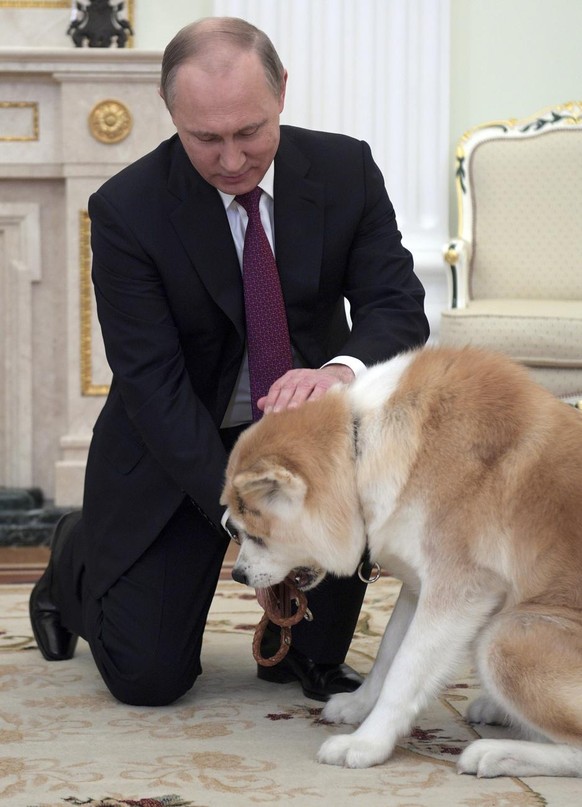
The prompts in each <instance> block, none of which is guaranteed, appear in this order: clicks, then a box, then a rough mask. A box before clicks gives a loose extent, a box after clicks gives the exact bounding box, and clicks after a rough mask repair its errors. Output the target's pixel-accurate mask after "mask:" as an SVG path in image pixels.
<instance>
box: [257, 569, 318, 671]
mask: <svg viewBox="0 0 582 807" xmlns="http://www.w3.org/2000/svg"><path fill="white" fill-rule="evenodd" d="M257 600H258V602H259V604H260V605H261V606H262V607H263V608H264V609H265V613H264V614H263V616H262V618H261V621H260V622H259V624H258V625H257V628H256V630H255V635H254V637H253V657H254V659H255V661H256V662H257V664H260V665H261V666H262V667H274V666H275V664H278V663H279V662H280V661H282V660H283V659H284V658H285V656H286V655H287V653H288V652H289V648H290V647H291V628H292V626H293V625H296V624H297V623H298V622H300V621H301V620H302V619H303V617H304V616H305V614H306V613H307V598H306V596H305V594H304V593H303V592H302V591H299V589H298V588H297V586H296V585H295V583H294V582H293V580H292V579H291V578H290V577H287V578H285V580H283V582H282V583H279V584H278V585H276V586H271V588H262V589H257ZM293 600H295V602H296V603H297V611H296V612H295V613H294V614H293V613H292V608H291V603H292V601H293ZM269 622H272V623H273V624H275V625H279V627H280V628H281V641H280V644H279V649H278V650H277V652H276V653H275V655H274V656H270V657H269V658H264V657H263V655H262V653H261V643H262V641H263V636H264V635H265V630H266V628H267V625H268V624H269Z"/></svg>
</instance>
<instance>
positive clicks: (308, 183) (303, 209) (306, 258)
mask: <svg viewBox="0 0 582 807" xmlns="http://www.w3.org/2000/svg"><path fill="white" fill-rule="evenodd" d="M309 167H310V163H309V160H307V158H306V157H305V156H304V155H303V153H302V152H301V151H299V149H298V148H297V147H296V146H295V144H294V143H292V142H291V141H290V140H289V139H288V138H287V137H286V134H285V128H284V127H283V128H282V129H281V142H280V144H279V150H278V151H277V155H276V157H275V190H274V196H275V252H276V253H277V267H278V269H279V275H280V277H281V287H282V289H283V296H284V298H285V301H286V304H287V308H288V312H289V315H290V317H291V318H292V317H293V309H294V308H299V309H302V310H305V305H306V302H308V301H309V300H310V299H311V298H313V297H315V296H316V294H317V291H318V288H319V275H320V271H321V256H322V251H323V227H324V215H323V210H324V188H323V185H322V184H321V183H319V182H314V181H313V180H311V179H308V177H307V174H308V171H309Z"/></svg>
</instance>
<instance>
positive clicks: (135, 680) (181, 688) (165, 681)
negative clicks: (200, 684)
mask: <svg viewBox="0 0 582 807" xmlns="http://www.w3.org/2000/svg"><path fill="white" fill-rule="evenodd" d="M197 677H198V676H197V674H195V675H186V674H184V673H183V672H182V673H181V674H178V673H177V672H176V671H173V670H168V669H161V670H160V669H158V668H150V669H149V670H148V671H146V672H143V673H137V674H134V675H131V676H115V675H110V674H108V675H103V679H104V681H105V683H106V685H107V687H108V689H109V691H110V692H111V694H112V695H113V696H114V697H115V698H116V699H117V700H118V701H121V702H122V703H126V704H128V705H130V706H168V705H169V704H171V703H174V701H177V700H178V699H179V698H181V697H182V696H183V695H184V694H185V693H186V692H188V690H190V689H191V688H192V686H193V684H194V682H195V680H196V678H197Z"/></svg>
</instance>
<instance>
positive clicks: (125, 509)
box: [83, 126, 428, 595]
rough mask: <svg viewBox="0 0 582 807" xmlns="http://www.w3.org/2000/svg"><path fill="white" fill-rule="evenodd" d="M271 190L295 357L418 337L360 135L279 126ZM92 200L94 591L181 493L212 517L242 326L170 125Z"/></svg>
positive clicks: (227, 259)
mask: <svg viewBox="0 0 582 807" xmlns="http://www.w3.org/2000/svg"><path fill="white" fill-rule="evenodd" d="M274 193H275V213H274V215H275V251H276V258H277V265H278V268H279V272H280V275H281V284H282V288H283V295H284V298H285V305H286V309H287V316H288V321H289V329H290V333H291V338H292V340H293V343H294V345H295V347H296V349H297V350H298V351H299V353H300V355H301V356H302V357H303V359H304V361H305V363H306V365H307V366H311V367H319V366H321V365H322V364H323V363H324V362H326V361H327V360H329V359H330V358H333V357H334V356H335V355H338V354H341V353H345V354H348V355H351V356H355V357H357V358H359V359H361V360H362V361H363V362H364V363H365V364H367V365H369V364H372V363H375V362H378V361H381V360H385V359H387V358H389V357H390V356H393V355H394V354H396V353H398V352H399V351H401V350H403V349H407V348H409V347H411V346H416V345H419V344H422V343H423V342H424V341H425V340H426V338H427V336H428V325H427V321H426V318H425V315H424V313H423V298H424V291H423V289H422V286H421V284H420V282H419V281H418V279H417V278H416V276H415V275H414V272H413V267H412V258H411V256H410V253H409V252H408V251H407V250H406V249H404V247H403V246H402V244H401V238H400V233H399V232H398V229H397V225H396V221H395V216H394V211H393V208H392V205H391V203H390V201H389V199H388V196H387V194H386V191H385V188H384V183H383V179H382V176H381V173H380V171H379V169H378V167H377V166H376V165H375V164H374V162H373V160H372V156H371V153H370V149H369V147H368V146H367V145H366V144H365V143H362V142H360V141H357V140H354V139H352V138H348V137H345V136H341V135H331V134H324V133H321V132H312V131H307V130H303V129H297V128H294V127H288V126H283V127H281V142H280V146H279V149H278V152H277V155H276V157H275V191H274ZM89 213H90V216H91V221H92V249H93V282H94V286H95V294H96V299H97V310H98V315H99V320H100V324H101V328H102V331H103V338H104V343H105V349H106V353H107V358H108V361H109V364H110V366H111V368H112V371H113V382H112V385H111V391H110V393H109V396H108V398H107V401H106V403H105V406H104V408H103V411H102V413H101V415H100V416H99V418H98V421H97V423H96V425H95V430H94V436H93V440H92V444H91V448H90V452H89V458H88V463H87V472H86V482H85V498H84V505H83V512H84V519H83V521H84V525H85V531H86V538H87V541H88V549H87V551H88V572H89V575H90V578H89V579H90V581H91V584H92V588H93V590H94V593H95V594H96V595H99V594H100V593H102V592H103V591H105V590H106V589H107V588H108V587H109V585H110V584H111V583H112V582H114V581H115V580H116V579H117V578H118V577H119V576H120V575H121V574H122V573H123V572H124V571H125V570H126V569H127V568H128V567H129V566H130V565H131V564H132V563H133V562H134V561H135V560H136V559H137V558H138V557H139V556H140V555H141V554H142V553H143V551H144V550H145V549H146V548H147V546H148V545H149V544H150V543H151V542H152V541H153V540H154V539H155V537H156V536H157V535H158V533H159V532H160V530H161V528H162V527H163V526H164V525H165V524H166V523H167V521H168V520H169V518H170V516H171V515H172V513H173V512H174V511H175V509H176V508H177V506H178V504H179V503H180V501H181V500H182V499H183V498H184V495H185V494H187V495H188V496H190V497H191V499H192V500H193V501H194V502H195V503H196V504H197V506H198V507H199V508H200V509H201V510H202V511H203V512H204V513H205V514H206V516H207V517H208V519H210V521H212V522H213V523H214V524H215V525H218V524H219V523H220V517H221V507H220V505H219V496H220V492H221V488H222V483H223V474H224V467H225V462H226V455H225V450H224V448H223V446H222V443H221V440H220V436H219V432H218V427H219V425H220V423H221V421H222V417H223V414H224V412H225V409H226V407H227V404H228V402H229V399H230V396H231V392H232V390H233V386H234V383H235V381H236V377H237V373H238V370H239V367H240V363H241V359H242V356H243V350H244V340H245V329H244V311H243V295H242V283H241V270H240V266H239V263H238V259H237V255H236V251H235V247H234V243H233V240H232V236H231V233H230V229H229V225H228V220H227V217H226V214H225V210H224V206H223V203H222V201H221V199H220V197H219V195H218V193H217V191H216V190H215V188H213V187H212V186H210V185H209V184H208V183H206V182H205V181H204V180H203V179H202V178H201V177H200V175H199V174H198V173H197V172H196V171H195V170H194V168H193V167H192V165H191V163H190V162H189V160H188V157H187V156H186V154H185V152H184V150H183V148H182V145H181V143H180V141H179V139H178V138H177V137H176V136H175V137H173V138H171V139H170V140H168V141H165V142H163V143H162V144H161V145H160V146H159V147H158V148H157V149H155V151H153V152H152V153H150V154H148V155H147V156H145V157H143V158H142V159H140V160H138V161H137V162H135V163H134V164H132V165H130V166H129V167H128V168H126V169H124V170H123V171H121V172H120V173H119V174H117V175H116V176H114V177H113V178H112V179H110V180H109V181H108V182H106V183H105V184H104V185H103V186H102V187H101V189H100V190H99V191H98V192H97V193H95V194H93V196H92V197H91V199H90V202H89ZM344 296H345V297H346V298H347V299H348V300H349V302H350V304H351V314H352V320H353V327H352V329H351V330H350V329H349V327H348V324H347V322H346V317H345V309H344ZM217 539H218V535H217ZM104 550H106V551H104Z"/></svg>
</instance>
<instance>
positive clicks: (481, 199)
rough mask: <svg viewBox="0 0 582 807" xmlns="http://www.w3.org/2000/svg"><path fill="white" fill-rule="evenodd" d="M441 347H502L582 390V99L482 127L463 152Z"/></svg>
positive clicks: (561, 390)
mask: <svg viewBox="0 0 582 807" xmlns="http://www.w3.org/2000/svg"><path fill="white" fill-rule="evenodd" d="M456 187H457V195H458V210H459V224H458V232H459V235H458V237H457V238H453V239H451V240H450V241H449V242H448V243H447V244H446V245H445V247H444V258H445V262H446V266H447V269H448V290H449V307H448V308H447V309H446V310H445V311H443V312H442V317H441V329H440V339H439V340H440V342H441V343H443V344H449V345H456V346H461V345H465V344H474V345H481V346H483V347H489V348H492V349H495V350H500V351H502V352H504V353H507V354H508V355H510V356H511V357H512V358H513V359H515V360H517V361H519V362H521V363H522V364H524V365H526V366H527V367H528V368H530V370H531V373H532V375H533V376H534V377H535V378H536V380H537V381H539V382H540V383H541V384H543V385H544V386H545V387H547V388H548V389H550V390H551V391H552V392H553V393H554V394H556V395H558V396H561V397H567V396H578V395H580V394H582V102H569V103H566V104H562V105H560V106H556V107H552V108H548V109H546V110H543V111H541V112H538V113H536V114H535V115H532V116H531V117H528V118H525V119H523V120H510V121H499V122H494V123H489V124H485V125H483V126H478V127H477V128H475V129H472V130H470V131H469V132H467V133H466V134H465V135H464V136H463V137H462V138H461V140H460V141H459V145H458V147H457V153H456Z"/></svg>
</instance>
